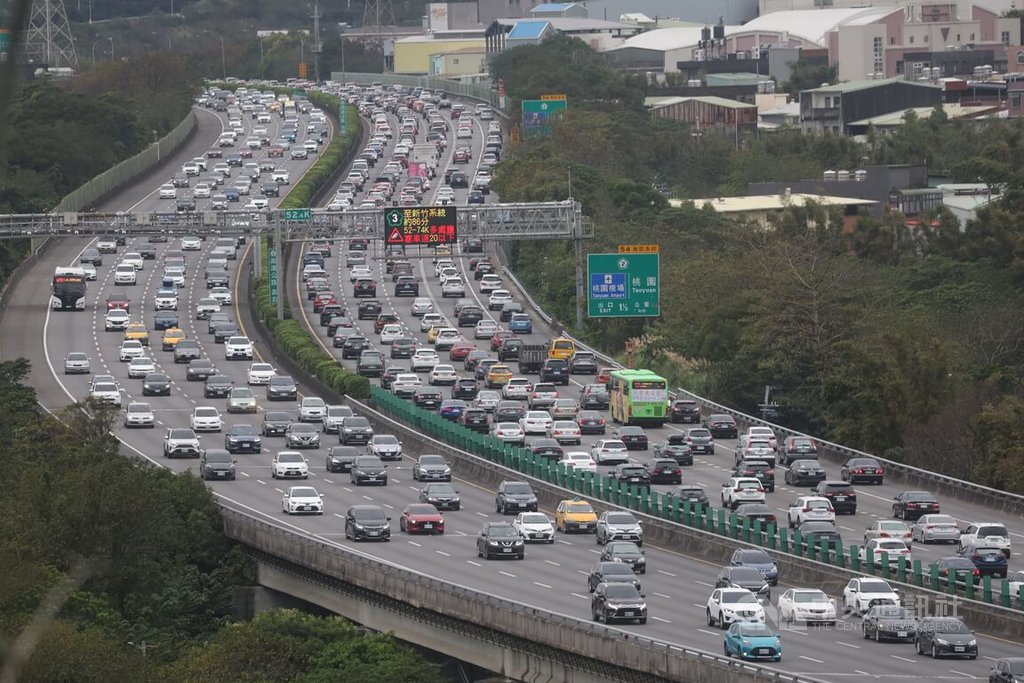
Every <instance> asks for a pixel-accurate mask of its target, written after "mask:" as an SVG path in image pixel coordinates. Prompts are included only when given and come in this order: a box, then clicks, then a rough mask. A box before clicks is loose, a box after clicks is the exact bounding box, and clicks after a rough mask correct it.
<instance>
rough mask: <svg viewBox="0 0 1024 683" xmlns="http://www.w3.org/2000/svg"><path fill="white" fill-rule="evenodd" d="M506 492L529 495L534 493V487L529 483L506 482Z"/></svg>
mask: <svg viewBox="0 0 1024 683" xmlns="http://www.w3.org/2000/svg"><path fill="white" fill-rule="evenodd" d="M505 493H512V494H516V495H527V494H532V493H533V489H531V488H530V485H529V484H506V485H505Z"/></svg>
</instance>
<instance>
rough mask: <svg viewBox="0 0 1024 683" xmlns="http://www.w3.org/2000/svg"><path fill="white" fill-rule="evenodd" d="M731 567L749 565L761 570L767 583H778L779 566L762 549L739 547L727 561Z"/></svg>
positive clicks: (775, 584) (774, 584)
mask: <svg viewBox="0 0 1024 683" xmlns="http://www.w3.org/2000/svg"><path fill="white" fill-rule="evenodd" d="M729 564H731V565H732V566H733V567H751V568H753V569H756V570H757V571H759V572H761V576H763V577H764V578H765V579H766V580H767V581H768V583H770V584H771V585H773V586H778V585H779V567H778V565H777V564H775V560H773V559H772V558H771V555H769V554H768V553H766V552H765V551H763V550H758V549H755V548H749V549H748V548H741V549H739V550H737V551H735V552H734V553H733V554H732V560H731V561H730V562H729Z"/></svg>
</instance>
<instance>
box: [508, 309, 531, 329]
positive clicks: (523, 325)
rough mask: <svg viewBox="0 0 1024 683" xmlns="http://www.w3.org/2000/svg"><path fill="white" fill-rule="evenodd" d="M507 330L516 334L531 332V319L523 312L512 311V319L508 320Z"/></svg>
mask: <svg viewBox="0 0 1024 683" xmlns="http://www.w3.org/2000/svg"><path fill="white" fill-rule="evenodd" d="M508 331H509V332H514V333H516V334H530V333H532V332H533V321H532V320H530V316H528V315H526V314H525V313H513V314H512V319H511V320H509V321H508Z"/></svg>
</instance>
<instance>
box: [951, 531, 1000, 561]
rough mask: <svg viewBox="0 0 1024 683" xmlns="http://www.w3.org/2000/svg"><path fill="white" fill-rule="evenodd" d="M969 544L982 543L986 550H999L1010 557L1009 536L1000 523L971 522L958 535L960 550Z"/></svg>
mask: <svg viewBox="0 0 1024 683" xmlns="http://www.w3.org/2000/svg"><path fill="white" fill-rule="evenodd" d="M971 543H984V544H985V547H987V548H999V549H1000V550H1002V551H1003V554H1004V555H1006V557H1007V559H1009V557H1010V534H1009V532H1008V531H1007V530H1006V525H1005V524H1003V523H1002V522H972V523H971V524H969V525H968V526H967V528H965V529H964V530H963V533H961V534H960V550H963V549H964V548H966V547H967V546H968V545H969V544H971Z"/></svg>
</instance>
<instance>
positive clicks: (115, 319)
mask: <svg viewBox="0 0 1024 683" xmlns="http://www.w3.org/2000/svg"><path fill="white" fill-rule="evenodd" d="M131 321H132V318H131V316H130V315H128V311H126V310H124V309H123V308H113V309H111V310H109V311H107V315H106V316H105V317H104V318H103V329H104V330H106V331H107V332H110V331H112V330H123V329H124V328H126V327H128V323H130V322H131ZM140 346H141V344H140Z"/></svg>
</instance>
